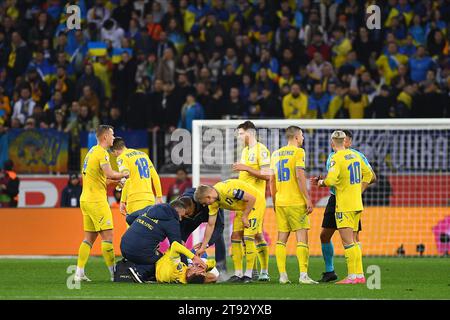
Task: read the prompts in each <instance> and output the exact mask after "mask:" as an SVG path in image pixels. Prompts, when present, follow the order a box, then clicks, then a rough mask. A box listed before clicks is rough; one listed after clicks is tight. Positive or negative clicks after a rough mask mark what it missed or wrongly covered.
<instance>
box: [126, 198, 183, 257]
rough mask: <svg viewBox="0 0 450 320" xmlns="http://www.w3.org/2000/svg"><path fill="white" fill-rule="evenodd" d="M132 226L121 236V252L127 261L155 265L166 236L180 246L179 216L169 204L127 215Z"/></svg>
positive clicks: (160, 255)
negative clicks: (161, 243)
mask: <svg viewBox="0 0 450 320" xmlns="http://www.w3.org/2000/svg"><path fill="white" fill-rule="evenodd" d="M127 223H128V225H129V226H130V227H129V228H128V230H127V231H126V232H125V234H124V235H123V237H122V240H121V242H120V250H121V251H122V255H123V257H124V258H125V259H127V260H129V261H131V262H134V263H136V264H141V265H150V264H155V263H156V261H158V260H159V259H160V258H161V257H162V254H161V253H160V252H159V251H158V250H157V248H158V246H159V244H160V242H162V241H163V240H164V239H165V238H166V237H167V238H169V241H170V243H172V242H173V241H178V242H179V243H181V233H180V221H179V216H178V213H177V212H176V210H175V209H174V208H172V207H171V206H170V205H169V204H166V203H164V204H157V205H154V206H148V207H146V208H144V209H142V210H138V211H136V212H133V213H132V214H130V215H129V216H127Z"/></svg>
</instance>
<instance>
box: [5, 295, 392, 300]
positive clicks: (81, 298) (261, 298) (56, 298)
mask: <svg viewBox="0 0 450 320" xmlns="http://www.w3.org/2000/svg"><path fill="white" fill-rule="evenodd" d="M0 299H36V300H88V299H94V300H95V299H99V300H100V299H102V300H121V299H122V300H123V299H129V300H134V299H141V300H142V299H145V300H174V301H175V300H195V299H199V300H255V301H256V300H263V301H264V300H294V301H296V300H299V301H303V300H373V299H374V298H342V297H338V298H320V299H304V298H302V299H300V298H298V299H295V298H280V297H259V298H253V299H252V298H248V297H240V298H237V297H196V296H189V297H180V296H173V297H171V296H48V297H41V296H0ZM375 300H391V299H375Z"/></svg>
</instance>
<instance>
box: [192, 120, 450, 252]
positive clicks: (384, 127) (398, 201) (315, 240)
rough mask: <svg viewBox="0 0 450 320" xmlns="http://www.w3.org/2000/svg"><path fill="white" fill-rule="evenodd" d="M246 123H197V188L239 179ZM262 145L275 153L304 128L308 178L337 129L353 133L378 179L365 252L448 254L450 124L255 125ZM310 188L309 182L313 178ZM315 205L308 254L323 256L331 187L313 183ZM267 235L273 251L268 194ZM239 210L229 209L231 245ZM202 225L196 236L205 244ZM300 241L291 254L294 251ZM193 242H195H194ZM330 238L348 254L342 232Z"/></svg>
mask: <svg viewBox="0 0 450 320" xmlns="http://www.w3.org/2000/svg"><path fill="white" fill-rule="evenodd" d="M242 122H244V120H214V121H209V120H208V121H205V120H200V121H199V120H197V121H194V124H193V135H192V173H193V184H194V186H197V185H199V184H214V183H216V182H218V181H220V180H226V179H228V178H236V177H237V175H238V174H237V173H236V172H233V171H232V164H233V163H235V162H239V161H240V157H241V152H242V149H243V145H242V144H241V143H240V142H239V141H238V139H237V134H236V133H237V131H236V128H237V126H238V125H239V124H240V123H242ZM253 123H254V124H255V125H256V127H257V138H258V141H259V142H261V143H263V144H265V145H266V146H267V148H268V149H269V150H270V152H273V151H274V150H276V149H278V148H280V147H282V146H284V145H285V144H286V139H285V136H284V134H285V129H286V128H287V127H288V126H290V125H296V126H299V127H301V128H302V129H303V133H304V137H305V140H304V144H303V148H304V149H305V152H306V172H307V175H308V176H312V175H318V174H322V175H326V168H325V163H326V159H327V157H328V155H329V153H330V152H331V151H332V150H331V146H330V135H331V133H332V131H333V130H336V129H348V130H351V131H352V133H353V145H352V148H354V149H357V150H359V151H361V152H362V153H364V154H365V155H366V157H367V159H368V160H369V162H370V164H371V165H372V167H373V169H374V171H375V173H376V175H377V182H376V183H375V184H373V185H371V186H370V187H369V188H368V190H367V191H366V192H365V193H364V195H363V199H364V212H363V213H362V217H361V220H362V232H361V234H360V239H361V242H362V243H363V246H364V254H365V255H388V256H396V255H408V256H411V255H436V256H437V255H445V254H447V253H448V252H450V119H395V120H383V119H376V120H375V119H367V120H366V119H365V120H254V121H253ZM308 184H309V181H308ZM308 190H309V193H310V195H311V197H312V200H313V204H314V207H315V208H314V211H313V213H312V214H311V230H310V233H309V235H310V236H309V239H310V241H309V242H310V254H311V255H321V246H320V238H319V234H320V230H321V224H322V218H323V212H324V209H325V205H326V203H327V200H328V197H329V189H328V188H318V187H317V186H314V185H308ZM266 199H267V212H266V215H265V221H264V230H265V237H266V240H267V241H268V243H269V248H270V253H271V254H274V250H275V245H274V243H275V242H276V237H277V230H276V222H275V215H274V212H273V206H272V200H271V198H270V193H269V192H268V186H267V191H266ZM233 214H234V213H233V212H226V215H225V217H226V219H225V220H226V234H225V241H229V235H230V232H231V231H230V230H231V223H232V217H233ZM203 229H204V228H199V229H198V230H197V231H196V233H195V235H194V237H195V238H196V239H201V237H202V235H203V232H204V230H203ZM294 238H295V237H291V239H290V240H289V242H288V246H287V250H288V254H295V241H294ZM194 241H195V240H194ZM332 241H333V242H334V244H335V251H336V254H343V248H342V245H341V243H340V238H339V235H338V234H337V233H335V235H334V236H333V239H332Z"/></svg>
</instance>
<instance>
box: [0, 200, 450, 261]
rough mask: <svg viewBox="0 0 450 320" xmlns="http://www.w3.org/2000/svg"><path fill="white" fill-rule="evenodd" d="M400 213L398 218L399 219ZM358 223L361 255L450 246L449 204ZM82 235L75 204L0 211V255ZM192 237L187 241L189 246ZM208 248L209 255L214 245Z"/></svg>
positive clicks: (61, 244)
mask: <svg viewBox="0 0 450 320" xmlns="http://www.w3.org/2000/svg"><path fill="white" fill-rule="evenodd" d="M393 209H395V210H393ZM112 211H113V216H114V226H115V229H114V235H115V237H114V248H115V250H116V253H117V254H118V255H119V254H120V238H121V236H122V234H123V233H124V232H125V231H126V224H125V219H124V217H123V216H122V215H121V214H120V213H119V211H118V209H112ZM399 215H400V216H401V217H402V219H399ZM228 217H229V218H230V219H231V218H232V217H231V216H228ZM322 217H323V208H316V209H315V210H314V212H313V213H312V214H311V230H310V235H309V239H310V241H309V242H310V254H311V255H321V246H320V240H319V234H320V229H321V222H322ZM362 224H363V231H362V233H361V242H362V244H363V252H364V254H365V255H387V256H393V255H397V250H398V248H399V247H400V246H401V245H403V249H404V251H405V254H406V255H412V256H414V255H419V253H417V250H416V249H417V245H419V244H423V245H424V255H442V254H445V252H448V251H450V243H449V242H448V241H447V240H448V239H447V238H446V237H445V236H442V235H445V234H447V232H448V230H450V208H449V207H427V208H419V207H408V208H393V207H369V208H366V209H365V211H364V212H363V216H362ZM264 226H265V230H266V234H265V236H266V239H267V240H268V243H269V248H270V254H272V255H273V254H274V253H275V246H274V243H275V242H276V237H277V231H276V221H275V215H274V212H273V209H272V208H268V209H267V212H266V217H265V222H264ZM200 228H201V230H200V234H203V231H204V228H205V226H204V225H203V226H201V227H200ZM227 236H228V235H225V237H227ZM82 239H83V232H82V218H81V211H80V210H79V209H63V208H54V209H40V208H35V209H2V210H0V255H77V253H78V247H79V244H80V242H81V241H82ZM192 242H193V241H192V240H190V241H188V246H191V245H192ZM333 242H334V245H335V252H336V254H338V255H342V254H343V249H342V245H341V244H340V239H339V235H338V234H337V233H336V234H335V235H334V236H333ZM295 248H296V245H295V236H294V235H291V237H290V239H289V242H288V245H287V252H288V254H290V255H294V254H295ZM208 250H209V253H211V254H213V252H214V249H213V248H209V249H208ZM92 254H93V255H101V250H100V241H97V242H96V243H95V245H94V247H93V250H92Z"/></svg>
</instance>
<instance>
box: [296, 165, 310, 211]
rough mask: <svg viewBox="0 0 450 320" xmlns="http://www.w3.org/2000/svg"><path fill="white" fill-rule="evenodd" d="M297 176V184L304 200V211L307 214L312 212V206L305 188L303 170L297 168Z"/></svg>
mask: <svg viewBox="0 0 450 320" xmlns="http://www.w3.org/2000/svg"><path fill="white" fill-rule="evenodd" d="M295 173H296V175H297V184H298V188H299V190H300V192H301V193H302V195H303V197H304V198H305V200H306V209H307V211H308V214H309V213H311V212H312V211H313V204H312V201H311V198H310V197H309V193H308V189H307V187H306V174H305V170H304V169H302V168H297V169H296V171H295Z"/></svg>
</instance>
